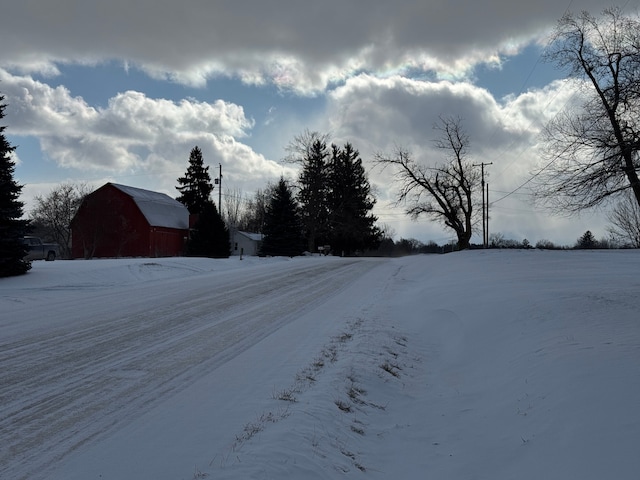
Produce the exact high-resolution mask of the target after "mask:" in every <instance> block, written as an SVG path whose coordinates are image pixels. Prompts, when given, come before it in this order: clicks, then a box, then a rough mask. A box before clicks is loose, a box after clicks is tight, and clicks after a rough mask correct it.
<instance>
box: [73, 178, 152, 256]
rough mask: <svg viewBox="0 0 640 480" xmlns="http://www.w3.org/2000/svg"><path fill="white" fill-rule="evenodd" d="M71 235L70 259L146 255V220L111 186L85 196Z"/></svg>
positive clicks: (134, 206) (127, 199)
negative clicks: (71, 257) (71, 256)
mask: <svg viewBox="0 0 640 480" xmlns="http://www.w3.org/2000/svg"><path fill="white" fill-rule="evenodd" d="M72 233H73V249H72V250H73V256H74V258H91V257H138V256H148V252H149V249H148V245H149V226H148V224H147V221H146V219H145V218H144V216H143V215H142V213H140V210H139V209H138V207H137V206H136V204H135V202H134V201H133V199H132V198H131V197H129V196H128V195H126V194H124V193H123V192H121V191H120V190H118V189H117V188H115V187H112V186H111V185H105V186H104V187H101V188H99V189H98V190H96V191H95V192H93V193H92V194H90V195H88V196H87V197H86V199H85V201H84V202H83V204H82V205H81V207H80V209H79V210H78V214H77V215H76V218H75V219H74V224H73V229H72Z"/></svg>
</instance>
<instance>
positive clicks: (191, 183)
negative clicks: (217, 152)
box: [176, 146, 213, 214]
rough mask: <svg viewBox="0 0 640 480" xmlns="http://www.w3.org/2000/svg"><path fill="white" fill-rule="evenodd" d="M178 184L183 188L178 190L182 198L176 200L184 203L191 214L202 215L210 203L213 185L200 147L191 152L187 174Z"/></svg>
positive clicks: (179, 179)
mask: <svg viewBox="0 0 640 480" xmlns="http://www.w3.org/2000/svg"><path fill="white" fill-rule="evenodd" d="M178 183H179V184H180V185H181V186H179V187H176V189H177V190H178V191H179V192H180V196H179V197H178V198H177V199H176V200H178V201H179V202H181V203H183V204H184V205H185V206H186V207H187V209H188V210H189V213H192V214H199V213H201V212H202V211H203V209H204V207H205V204H206V203H207V202H209V197H210V196H211V192H212V191H213V185H212V184H211V176H209V167H205V166H204V160H203V159H202V151H201V150H200V148H198V146H195V147H193V149H192V150H191V154H190V155H189V167H188V168H187V173H185V175H184V177H180V178H178Z"/></svg>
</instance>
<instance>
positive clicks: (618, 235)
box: [608, 192, 640, 248]
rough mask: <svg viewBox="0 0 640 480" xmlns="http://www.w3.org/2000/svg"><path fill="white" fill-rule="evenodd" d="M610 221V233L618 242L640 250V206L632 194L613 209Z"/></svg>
mask: <svg viewBox="0 0 640 480" xmlns="http://www.w3.org/2000/svg"><path fill="white" fill-rule="evenodd" d="M608 219H609V222H611V226H610V227H609V228H608V231H609V233H610V234H611V235H612V237H613V239H614V240H615V241H616V242H618V243H620V244H622V245H629V246H631V247H634V248H640V206H638V202H636V200H635V198H634V197H633V195H631V194H630V192H628V193H626V194H625V195H624V196H623V197H622V199H621V200H620V202H618V203H617V204H616V206H615V207H613V209H612V210H611V212H610V213H609V215H608Z"/></svg>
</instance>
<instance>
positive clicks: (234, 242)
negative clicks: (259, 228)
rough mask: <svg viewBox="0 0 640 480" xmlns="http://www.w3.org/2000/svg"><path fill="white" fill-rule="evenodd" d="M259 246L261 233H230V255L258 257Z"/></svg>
mask: <svg viewBox="0 0 640 480" xmlns="http://www.w3.org/2000/svg"><path fill="white" fill-rule="evenodd" d="M261 244H262V234H261V233H248V232H241V231H239V230H235V231H233V232H231V255H240V254H242V255H258V253H259V252H260V245H261Z"/></svg>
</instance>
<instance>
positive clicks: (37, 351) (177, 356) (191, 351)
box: [0, 260, 378, 479]
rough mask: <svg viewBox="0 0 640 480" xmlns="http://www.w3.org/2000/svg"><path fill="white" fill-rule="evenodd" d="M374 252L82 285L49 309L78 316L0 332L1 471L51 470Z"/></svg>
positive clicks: (35, 473) (366, 266)
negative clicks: (126, 284)
mask: <svg viewBox="0 0 640 480" xmlns="http://www.w3.org/2000/svg"><path fill="white" fill-rule="evenodd" d="M377 264H378V262H376V261H372V260H345V261H340V262H320V263H313V264H310V265H308V264H305V265H304V266H303V267H298V268H293V269H291V268H288V269H285V270H284V271H282V270H281V271H276V272H273V271H267V270H264V271H262V270H261V271H259V272H254V271H252V273H251V274H250V275H251V276H250V277H249V278H248V279H247V278H242V277H241V276H239V277H237V278H235V279H232V280H231V282H228V281H225V283H224V284H221V280H219V279H218V280H216V281H217V282H218V283H215V281H212V284H211V285H207V284H206V283H204V284H203V282H207V279H208V278H209V277H207V276H201V277H198V278H195V279H187V280H180V281H178V282H163V283H162V284H160V285H149V286H145V285H143V286H141V287H136V288H134V289H130V290H133V291H129V292H126V293H123V292H122V291H119V292H118V291H117V292H112V291H108V292H105V293H102V294H100V293H98V294H92V295H89V296H87V298H82V292H81V291H80V292H79V298H78V302H77V304H76V305H70V306H67V307H64V308H62V307H59V308H58V309H53V310H54V311H59V312H60V313H62V314H64V315H70V318H71V319H72V320H73V321H69V322H65V323H64V325H63V326H62V327H60V328H53V329H49V330H46V329H45V331H43V332H41V333H37V332H35V333H34V332H32V333H29V334H25V335H24V336H19V338H12V339H11V340H10V341H8V342H6V343H3V342H2V341H1V340H0V405H1V411H0V413H1V414H0V438H2V445H1V446H0V477H2V478H15V479H21V478H25V479H26V478H29V479H33V478H38V477H39V476H45V473H46V471H47V469H48V468H50V467H53V466H54V465H55V463H56V462H58V461H60V460H61V459H62V458H64V457H65V456H66V455H67V454H69V453H70V452H72V451H74V450H75V449H77V448H78V447H80V446H82V445H83V444H85V443H87V442H91V441H92V440H96V439H98V438H100V437H102V436H104V435H106V434H107V433H108V432H110V431H112V429H116V428H118V426H120V425H123V424H124V422H126V421H127V420H128V419H132V418H135V417H136V416H138V415H139V414H140V413H141V412H142V411H144V410H145V409H146V408H149V407H151V406H153V405H156V404H158V403H160V402H162V401H163V400H164V399H165V398H166V397H167V395H170V394H171V393H173V392H175V391H177V390H181V389H184V388H187V387H188V385H189V384H191V383H192V382H193V381H195V380H197V379H198V378H199V377H200V376H202V375H204V374H206V373H208V372H209V371H211V370H212V369H215V368H216V367H218V366H220V365H222V364H224V362H226V361H227V360H229V359H231V358H233V357H234V356H235V355H237V354H239V353H240V352H242V351H244V350H245V349H247V348H250V347H251V346H252V345H255V344H256V343H258V342H259V341H260V340H261V339H263V338H265V337H266V336H268V335H269V334H270V333H272V332H273V331H275V330H276V329H278V328H280V327H282V326H284V325H286V324H287V323H289V322H291V321H294V320H295V318H296V316H297V315H296V314H297V313H299V312H300V311H301V310H303V309H305V308H312V307H313V305H314V304H315V303H317V302H321V301H323V300H326V298H327V297H328V296H329V295H331V294H332V293H334V292H337V291H338V290H339V289H340V288H341V287H342V286H344V285H346V284H347V283H349V282H350V281H352V280H353V279H355V278H357V277H359V276H361V275H362V274H364V273H365V272H367V271H368V270H370V269H371V268H373V267H374V266H375V265H377ZM212 289H215V290H212ZM123 298H124V300H123ZM118 300H120V302H119V303H118ZM110 305H113V306H114V307H113V312H109V308H108V307H109V306H110ZM42 309H46V305H45V306H43V307H42ZM42 309H41V311H42ZM26 311H27V312H28V308H27V310H26ZM41 311H40V314H41ZM91 312H98V314H97V315H95V316H94V315H92V313H91ZM105 312H106V313H105ZM34 314H39V313H38V308H36V309H35V313H34Z"/></svg>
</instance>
